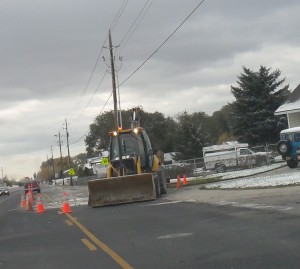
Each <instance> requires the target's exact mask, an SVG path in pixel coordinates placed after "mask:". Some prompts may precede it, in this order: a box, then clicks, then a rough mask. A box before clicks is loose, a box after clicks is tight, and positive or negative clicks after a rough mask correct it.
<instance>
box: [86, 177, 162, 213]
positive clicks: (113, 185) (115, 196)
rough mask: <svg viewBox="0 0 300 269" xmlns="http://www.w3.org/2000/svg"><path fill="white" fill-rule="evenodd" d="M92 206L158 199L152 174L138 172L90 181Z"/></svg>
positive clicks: (90, 202) (90, 203) (90, 201)
mask: <svg viewBox="0 0 300 269" xmlns="http://www.w3.org/2000/svg"><path fill="white" fill-rule="evenodd" d="M88 189H89V205H90V206H91V207H98V206H105V205H115V204H123V203H132V202H139V201H150V200H155V199H156V192H155V185H154V180H153V178H152V174H137V175H130V176H120V177H112V178H105V179H96V180H91V181H89V182H88Z"/></svg>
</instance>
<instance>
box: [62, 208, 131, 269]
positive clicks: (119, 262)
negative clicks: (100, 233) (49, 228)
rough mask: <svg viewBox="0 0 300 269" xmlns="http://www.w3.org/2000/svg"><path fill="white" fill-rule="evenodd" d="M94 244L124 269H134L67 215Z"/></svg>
mask: <svg viewBox="0 0 300 269" xmlns="http://www.w3.org/2000/svg"><path fill="white" fill-rule="evenodd" d="M65 215H66V216H67V217H68V218H69V219H70V220H71V221H72V222H73V223H74V224H75V225H76V226H77V227H78V228H79V229H80V230H81V231H82V232H83V233H84V234H85V235H86V236H87V237H88V238H89V239H90V240H91V241H92V242H94V243H95V244H96V245H97V246H98V247H100V248H101V249H102V250H103V251H104V252H106V253H107V254H108V255H109V256H110V257H111V258H112V259H113V260H114V261H115V262H116V263H118V264H119V265H120V266H121V267H122V268H124V269H134V268H133V267H132V266H131V265H129V264H128V263H127V262H126V261H125V260H124V259H123V258H122V257H120V256H119V255H118V254H117V253H116V252H114V251H113V250H112V249H111V248H109V247H108V246H107V245H106V244H104V243H103V242H101V241H100V240H99V239H98V238H97V237H96V236H95V235H94V234H93V233H91V232H90V231H89V230H88V229H87V228H86V227H85V226H83V225H82V224H81V223H80V222H79V221H78V220H77V219H75V218H73V217H72V216H71V215H70V214H69V213H66V214H65Z"/></svg>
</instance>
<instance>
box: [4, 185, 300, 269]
mask: <svg viewBox="0 0 300 269" xmlns="http://www.w3.org/2000/svg"><path fill="white" fill-rule="evenodd" d="M272 190H274V191H275V190H276V189H272ZM272 190H255V191H262V192H261V193H255V192H250V191H249V190H248V191H247V192H244V191H233V192H232V193H231V191H203V190H199V189H198V188H196V187H188V188H184V189H181V190H173V191H171V192H170V193H169V195H167V196H165V197H163V198H162V199H158V200H156V201H152V202H146V203H134V204H126V205H119V206H109V207H102V208H93V209H92V208H89V207H87V206H86V203H85V201H86V200H85V199H86V194H87V191H86V189H85V188H83V187H73V188H72V187H62V186H61V187H60V186H42V201H43V204H44V207H45V210H46V212H44V213H36V211H35V210H36V203H37V199H35V202H34V207H33V209H34V211H27V210H26V209H24V208H20V200H21V191H18V190H17V191H15V192H13V193H12V194H11V195H10V196H9V197H3V196H2V197H0V269H1V268H25V269H27V268H30V269H32V268H42V269H44V268H45V269H47V268H74V269H77V268H78V269H79V268H105V269H106V268H108V269H110V268H143V269H148V268H149V269H153V268H185V269H186V268H195V269H198V268H214V269H216V268H229V269H233V268H239V269H240V268H299V264H300V256H299V250H300V243H299V242H300V232H299V225H300V214H299V212H300V211H299V208H298V207H297V206H298V197H299V194H300V189H299V188H298V187H292V188H282V189H277V191H278V192H277V194H276V195H275V194H274V193H271V191H272ZM280 190H281V191H282V192H280ZM65 191H66V192H67V193H68V201H70V205H71V209H72V213H68V214H61V212H60V210H59V208H60V207H61V206H62V203H63V198H62V197H63V192H65ZM263 191H264V192H263ZM269 191H270V193H269ZM297 194H298V195H297ZM74 197H76V198H74ZM82 201H83V202H82ZM285 201H288V202H287V203H285ZM81 202H82V203H81Z"/></svg>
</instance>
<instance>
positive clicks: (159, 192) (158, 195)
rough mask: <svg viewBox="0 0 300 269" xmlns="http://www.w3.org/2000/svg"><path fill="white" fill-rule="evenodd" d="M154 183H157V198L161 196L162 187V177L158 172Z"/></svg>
mask: <svg viewBox="0 0 300 269" xmlns="http://www.w3.org/2000/svg"><path fill="white" fill-rule="evenodd" d="M154 185H155V192H156V198H159V197H160V195H161V189H160V178H159V174H158V173H157V174H156V176H155V177H154Z"/></svg>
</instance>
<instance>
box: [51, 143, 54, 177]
mask: <svg viewBox="0 0 300 269" xmlns="http://www.w3.org/2000/svg"><path fill="white" fill-rule="evenodd" d="M51 155H52V169H53V179H55V168H54V159H53V148H52V146H51Z"/></svg>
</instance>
